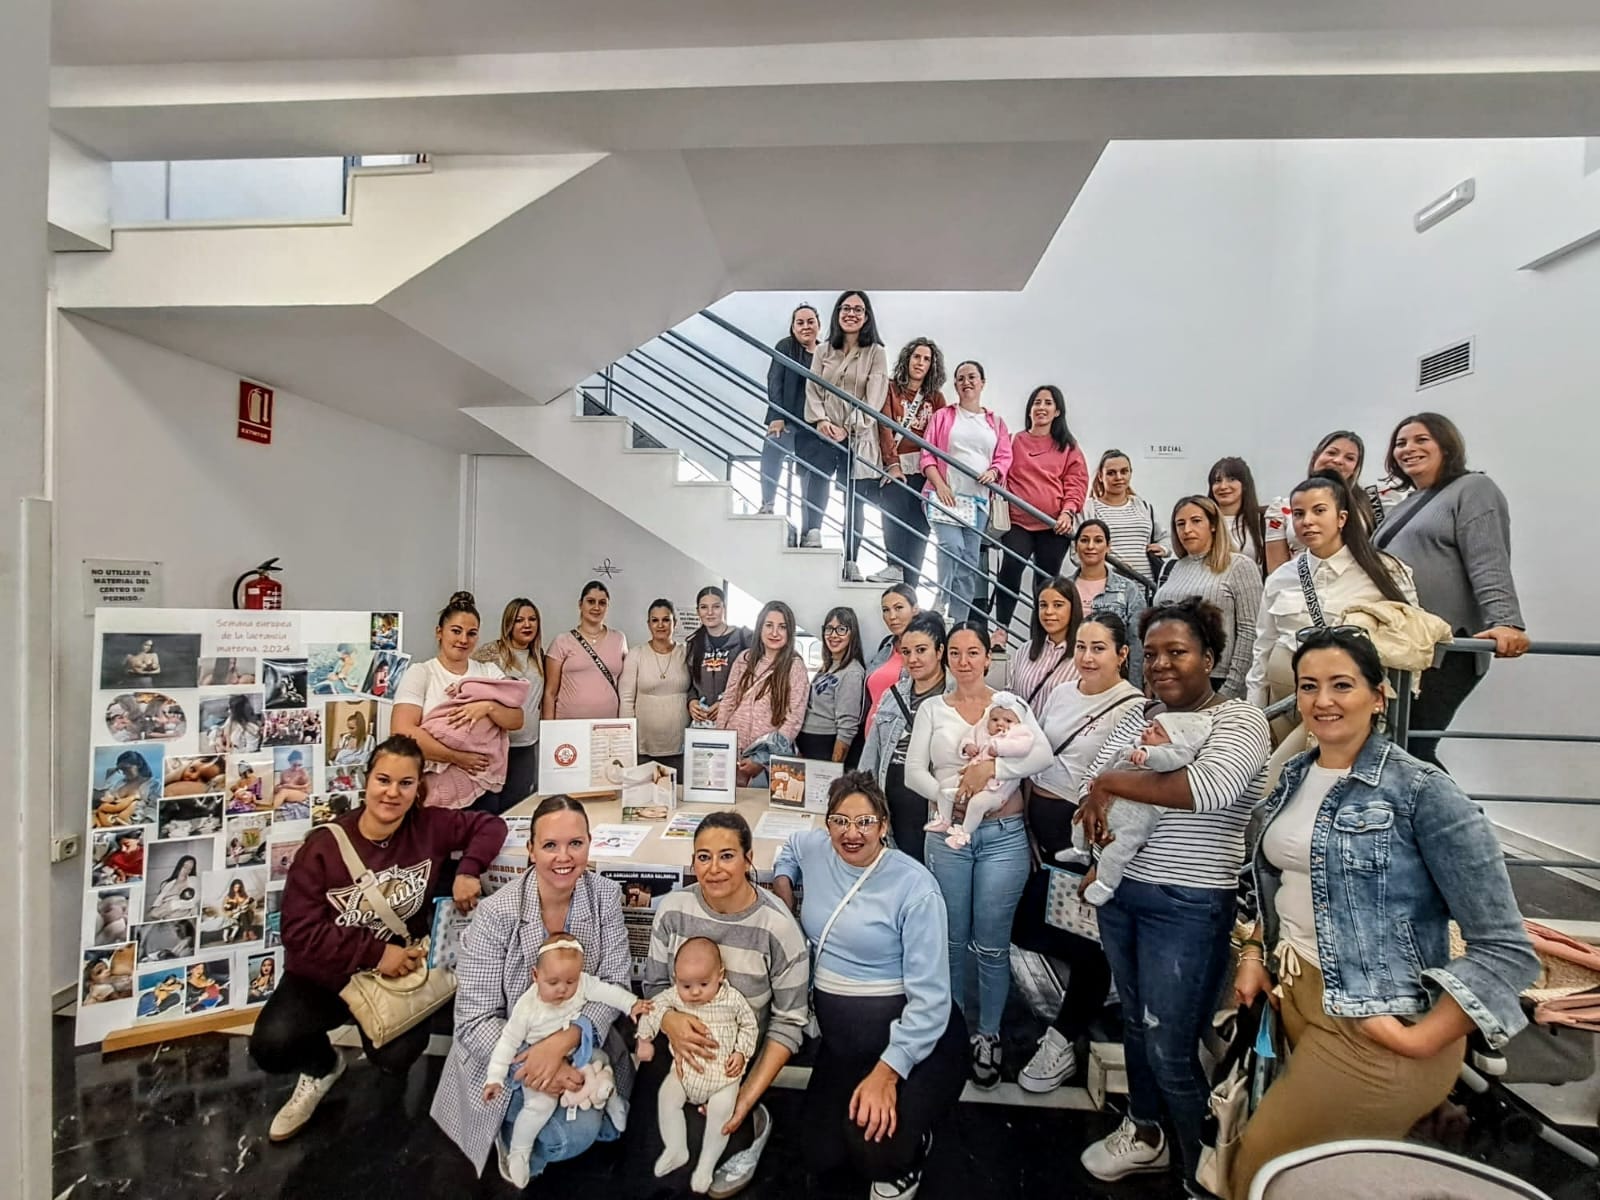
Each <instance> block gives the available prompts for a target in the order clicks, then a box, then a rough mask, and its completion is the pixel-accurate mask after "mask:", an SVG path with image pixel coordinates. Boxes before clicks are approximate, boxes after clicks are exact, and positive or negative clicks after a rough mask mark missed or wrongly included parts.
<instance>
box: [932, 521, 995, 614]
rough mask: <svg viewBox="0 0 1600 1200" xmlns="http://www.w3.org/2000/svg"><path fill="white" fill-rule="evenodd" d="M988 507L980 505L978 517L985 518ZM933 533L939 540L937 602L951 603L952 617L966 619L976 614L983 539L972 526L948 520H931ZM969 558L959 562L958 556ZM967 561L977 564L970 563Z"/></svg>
mask: <svg viewBox="0 0 1600 1200" xmlns="http://www.w3.org/2000/svg"><path fill="white" fill-rule="evenodd" d="M987 511H988V510H987V509H986V508H985V507H984V506H983V505H982V504H979V506H978V519H979V520H980V521H982V520H984V519H985V516H984V514H985V513H986V512H987ZM929 524H930V525H931V526H932V528H933V534H934V536H935V537H936V538H938V539H939V597H938V599H937V600H936V601H935V603H937V604H940V605H943V604H945V603H948V604H949V605H950V620H951V621H952V622H956V621H965V620H966V619H967V617H968V616H970V615H971V613H972V597H974V596H976V595H977V594H978V571H977V566H978V564H979V562H980V561H981V560H980V559H979V557H978V556H979V555H980V554H981V553H982V552H983V539H982V538H981V537H979V535H978V531H977V530H976V529H974V528H973V527H972V526H970V525H950V524H947V523H945V522H944V521H931V522H929ZM958 554H959V555H960V556H961V558H962V559H964V560H965V561H963V562H958V561H956V555H958ZM967 563H971V564H973V565H972V566H968V565H967Z"/></svg>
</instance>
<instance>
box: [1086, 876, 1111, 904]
mask: <svg viewBox="0 0 1600 1200" xmlns="http://www.w3.org/2000/svg"><path fill="white" fill-rule="evenodd" d="M1116 894H1117V893H1116V891H1115V889H1113V888H1110V887H1108V886H1107V885H1105V884H1103V883H1101V882H1100V881H1099V880H1098V879H1096V880H1095V881H1094V882H1093V883H1091V884H1090V885H1089V886H1088V887H1086V888H1084V889H1083V898H1084V900H1085V901H1086V902H1087V903H1089V904H1092V905H1094V906H1095V907H1096V908H1099V907H1100V906H1101V905H1102V904H1104V903H1105V902H1106V901H1108V900H1110V899H1111V897H1113V896H1115V895H1116Z"/></svg>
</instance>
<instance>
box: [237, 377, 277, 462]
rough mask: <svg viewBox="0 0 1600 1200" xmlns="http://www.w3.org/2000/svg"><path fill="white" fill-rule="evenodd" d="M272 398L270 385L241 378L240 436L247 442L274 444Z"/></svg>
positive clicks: (264, 444) (265, 444)
mask: <svg viewBox="0 0 1600 1200" xmlns="http://www.w3.org/2000/svg"><path fill="white" fill-rule="evenodd" d="M272 400H273V393H272V389H271V388H269V387H262V386H261V384H259V383H251V382H250V381H249V380H248V379H241V380H239V438H240V440H241V441H246V442H260V443H261V444H262V445H263V446H270V445H271V444H272Z"/></svg>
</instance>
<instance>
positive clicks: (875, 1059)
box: [772, 771, 967, 1200]
mask: <svg viewBox="0 0 1600 1200" xmlns="http://www.w3.org/2000/svg"><path fill="white" fill-rule="evenodd" d="M888 832H889V805H888V802H887V801H886V800H885V799H884V796H883V791H882V789H880V788H879V786H878V781H877V780H876V779H874V778H873V777H872V776H871V775H870V774H868V773H867V772H865V771H851V772H847V773H846V774H845V775H843V776H841V777H840V778H838V779H836V780H834V781H833V785H832V787H830V788H829V789H828V815H827V829H826V831H824V830H821V829H816V830H807V831H806V832H804V833H797V834H794V835H793V836H791V837H790V838H789V840H788V841H787V842H786V843H785V844H784V847H783V849H782V850H781V851H779V852H778V857H777V861H776V862H775V863H774V864H773V868H772V869H773V876H774V879H773V891H774V892H776V893H777V895H778V896H779V898H781V899H782V900H783V901H784V902H785V903H787V904H788V905H789V906H790V907H791V908H793V907H794V890H795V885H796V884H803V885H804V889H805V903H804V905H803V906H802V907H801V908H800V910H799V916H800V925H801V927H802V928H803V929H804V930H805V934H806V937H807V938H808V939H809V940H810V941H811V944H812V945H813V946H814V947H815V948H816V971H815V975H814V983H815V989H816V990H815V993H814V995H813V998H812V1000H813V1007H814V1011H815V1013H816V1017H817V1022H818V1025H819V1026H820V1027H821V1031H822V1041H821V1045H820V1048H819V1050H818V1053H817V1061H816V1065H815V1066H814V1067H813V1068H812V1070H811V1082H810V1083H809V1084H808V1085H807V1087H806V1115H805V1121H804V1127H805V1128H806V1129H808V1130H809V1131H810V1134H809V1139H810V1140H809V1142H808V1144H807V1157H808V1160H809V1166H810V1168H811V1170H812V1171H813V1172H814V1173H816V1174H822V1173H824V1172H827V1171H830V1170H833V1169H835V1168H838V1167H841V1166H849V1167H851V1168H853V1169H854V1170H856V1171H858V1172H859V1173H860V1174H862V1175H864V1176H866V1177H867V1178H868V1179H871V1180H872V1181H873V1182H874V1187H873V1189H872V1194H873V1195H874V1196H875V1197H882V1198H883V1200H896V1198H897V1197H909V1196H910V1195H911V1194H913V1193H914V1192H915V1191H916V1188H917V1186H918V1185H919V1184H920V1182H921V1180H922V1168H923V1164H924V1162H925V1160H926V1157H927V1152H928V1147H929V1146H930V1145H931V1144H932V1136H931V1134H930V1132H929V1131H930V1130H931V1129H932V1127H933V1125H934V1124H935V1123H936V1122H937V1121H938V1120H939V1118H941V1117H942V1116H944V1114H945V1113H947V1112H948V1111H950V1109H952V1108H953V1107H954V1106H955V1104H956V1102H957V1101H958V1100H959V1099H960V1096H961V1088H962V1085H963V1084H964V1083H965V1082H966V1058H967V1050H966V1046H967V1030H966V1024H965V1022H964V1021H963V1020H962V1018H961V1011H960V1010H959V1009H958V1008H956V1007H955V1005H953V1004H951V1003H950V965H949V959H948V950H947V947H946V933H947V931H948V920H947V918H946V916H945V908H944V898H943V897H942V896H941V895H940V893H939V885H938V884H937V883H936V882H934V878H933V876H932V875H931V874H929V873H928V870H927V869H926V868H925V867H923V866H922V865H921V864H919V863H917V862H916V861H914V860H913V859H911V858H910V857H908V856H907V855H905V854H903V853H901V852H900V851H898V850H895V849H892V848H890V847H888V846H886V845H885V844H884V839H885V837H886V836H887V835H888Z"/></svg>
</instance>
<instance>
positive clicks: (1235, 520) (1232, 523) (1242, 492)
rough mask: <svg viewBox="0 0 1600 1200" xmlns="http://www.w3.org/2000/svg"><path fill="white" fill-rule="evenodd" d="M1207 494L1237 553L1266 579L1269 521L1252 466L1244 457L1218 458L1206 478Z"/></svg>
mask: <svg viewBox="0 0 1600 1200" xmlns="http://www.w3.org/2000/svg"><path fill="white" fill-rule="evenodd" d="M1206 482H1207V488H1208V494H1209V495H1210V496H1211V500H1212V503H1214V504H1215V505H1216V506H1217V511H1218V512H1220V513H1221V514H1222V522H1223V528H1224V529H1226V530H1227V531H1228V541H1229V543H1231V544H1232V546H1233V550H1234V553H1235V554H1242V555H1244V556H1245V557H1246V558H1248V559H1250V560H1251V561H1252V562H1254V563H1255V564H1256V570H1258V571H1260V572H1261V577H1262V578H1263V579H1265V578H1266V576H1267V520H1266V511H1265V510H1264V509H1263V508H1262V507H1261V501H1260V500H1258V499H1256V478H1255V476H1254V475H1252V474H1251V473H1250V464H1249V463H1247V462H1245V460H1244V459H1242V458H1234V457H1232V456H1229V457H1227V458H1219V459H1217V461H1216V462H1214V463H1212V464H1211V471H1210V473H1209V474H1208V475H1207V476H1206Z"/></svg>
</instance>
